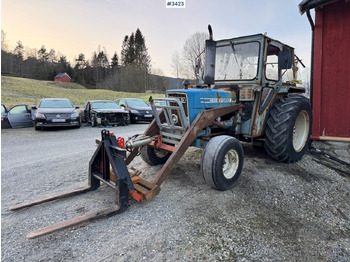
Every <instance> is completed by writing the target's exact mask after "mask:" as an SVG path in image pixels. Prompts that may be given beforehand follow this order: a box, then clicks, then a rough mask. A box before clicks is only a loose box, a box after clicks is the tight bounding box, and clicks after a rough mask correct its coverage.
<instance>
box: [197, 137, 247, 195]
mask: <svg viewBox="0 0 350 262" xmlns="http://www.w3.org/2000/svg"><path fill="white" fill-rule="evenodd" d="M243 162H244V153H243V148H242V145H241V143H240V142H239V141H238V139H236V138H234V137H231V136H217V137H214V138H212V139H211V140H210V141H209V142H208V144H207V146H206V147H205V150H204V152H203V156H202V163H201V171H202V174H203V177H204V180H205V181H206V182H207V183H208V184H209V185H210V186H211V187H212V188H215V189H218V190H221V191H225V190H229V189H231V188H232V187H233V186H234V185H235V183H236V182H237V180H238V178H239V177H240V175H241V173H242V168H243Z"/></svg>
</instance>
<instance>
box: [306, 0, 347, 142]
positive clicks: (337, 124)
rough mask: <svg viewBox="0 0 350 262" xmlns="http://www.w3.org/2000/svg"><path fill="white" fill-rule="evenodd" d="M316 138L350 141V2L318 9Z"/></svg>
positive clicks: (314, 108) (337, 3)
mask: <svg viewBox="0 0 350 262" xmlns="http://www.w3.org/2000/svg"><path fill="white" fill-rule="evenodd" d="M312 137H313V138H314V139H327V137H329V138H333V139H334V138H335V137H337V138H340V139H335V140H342V139H341V138H350V2H345V1H343V0H341V1H337V2H335V3H333V4H329V5H326V6H324V7H323V8H318V9H316V16H315V43H314V87H313V130H312ZM349 141H350V140H349Z"/></svg>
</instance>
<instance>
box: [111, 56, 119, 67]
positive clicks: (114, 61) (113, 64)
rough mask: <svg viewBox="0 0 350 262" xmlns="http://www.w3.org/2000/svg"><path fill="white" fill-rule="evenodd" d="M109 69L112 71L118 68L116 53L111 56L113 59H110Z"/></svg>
mask: <svg viewBox="0 0 350 262" xmlns="http://www.w3.org/2000/svg"><path fill="white" fill-rule="evenodd" d="M111 67H112V68H113V69H115V68H118V67H119V58H118V55H117V52H115V53H114V55H113V57H112V59H111Z"/></svg>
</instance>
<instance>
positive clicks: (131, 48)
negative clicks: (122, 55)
mask: <svg viewBox="0 0 350 262" xmlns="http://www.w3.org/2000/svg"><path fill="white" fill-rule="evenodd" d="M134 61H135V37H134V33H131V35H130V37H129V42H128V52H127V55H126V62H127V64H129V65H130V64H132V63H133V62H134Z"/></svg>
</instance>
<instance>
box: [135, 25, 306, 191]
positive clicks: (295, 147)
mask: <svg viewBox="0 0 350 262" xmlns="http://www.w3.org/2000/svg"><path fill="white" fill-rule="evenodd" d="M209 33H210V39H209V40H207V41H206V50H205V52H206V65H205V75H204V77H203V79H204V83H203V84H201V85H197V86H195V87H193V88H189V86H188V83H185V87H184V89H176V90H169V91H167V92H166V98H154V99H151V100H150V102H151V105H152V108H153V111H154V112H155V116H156V117H155V123H156V124H157V127H158V131H157V134H158V135H160V136H161V140H162V141H161V142H162V143H163V144H165V145H167V146H164V147H161V146H159V144H161V143H158V147H156V146H155V143H151V144H149V145H147V146H144V147H143V148H142V150H141V157H142V158H143V160H144V161H145V162H147V163H148V164H151V165H156V164H164V163H166V162H167V160H168V158H169V157H171V155H172V154H173V151H172V152H171V151H169V150H167V149H169V146H172V147H174V148H178V147H179V145H181V144H182V142H183V140H184V139H186V138H187V137H186V134H187V132H188V131H189V130H191V129H196V130H197V134H196V136H195V137H194V138H193V137H191V143H190V146H195V147H199V148H203V149H204V152H203V156H202V164H201V171H202V174H203V177H204V179H205V180H206V182H207V183H208V184H209V185H210V186H211V187H213V188H216V189H219V190H227V189H230V188H231V187H232V186H233V185H234V184H235V182H236V181H237V179H238V178H239V176H240V174H241V171H242V167H243V158H244V157H243V155H244V154H243V149H242V146H241V144H240V142H239V141H245V142H252V143H253V146H254V147H255V146H258V145H260V146H263V147H265V148H266V151H267V152H268V154H269V155H270V156H271V157H272V158H274V159H276V160H278V161H281V162H288V163H291V162H296V161H298V160H300V159H301V158H302V156H303V155H304V154H305V152H306V150H307V147H308V142H309V139H310V135H311V125H312V113H311V106H310V103H309V100H308V99H307V98H306V97H305V96H304V95H303V93H305V89H304V88H303V87H298V86H297V85H296V83H297V82H298V81H297V80H296V73H297V66H296V65H297V62H298V61H299V62H300V63H301V61H300V60H299V58H297V57H296V56H295V55H294V49H293V48H292V47H290V46H288V45H285V44H282V43H281V42H279V41H277V40H274V39H271V38H269V37H267V36H266V35H263V34H257V35H250V36H245V37H238V38H232V39H225V40H220V41H214V40H213V39H212V33H211V28H210V26H209ZM159 111H161V112H162V114H160V115H158V114H156V112H159ZM202 114H205V115H206V116H205V117H206V119H205V120H206V121H207V124H206V125H204V127H203V128H202V126H200V127H198V123H199V124H200V122H201V121H204V120H203V119H204V118H203V117H202ZM201 117H202V118H201ZM198 118H200V119H202V120H198ZM207 118H209V119H207ZM208 120H209V121H208ZM146 133H147V132H146ZM146 135H147V134H146ZM152 135H153V134H152ZM192 139H193V140H192ZM169 152H170V153H169ZM175 159H176V158H175ZM171 161H173V160H171Z"/></svg>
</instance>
